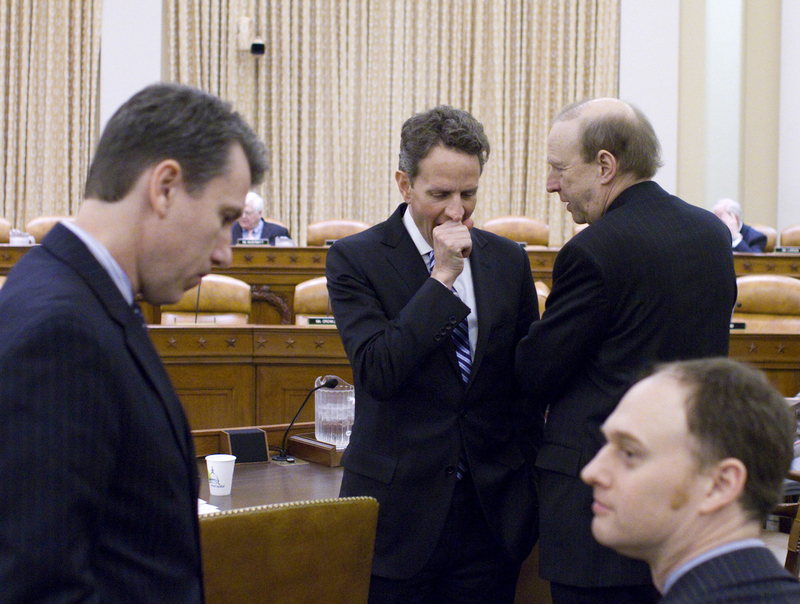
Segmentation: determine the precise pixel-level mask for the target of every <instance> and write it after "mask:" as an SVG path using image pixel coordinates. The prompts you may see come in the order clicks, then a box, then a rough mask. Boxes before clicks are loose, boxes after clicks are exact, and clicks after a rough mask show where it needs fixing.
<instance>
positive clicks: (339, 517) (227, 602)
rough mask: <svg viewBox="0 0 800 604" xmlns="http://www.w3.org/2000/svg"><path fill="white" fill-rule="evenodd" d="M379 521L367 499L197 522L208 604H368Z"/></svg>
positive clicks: (277, 507)
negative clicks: (259, 603)
mask: <svg viewBox="0 0 800 604" xmlns="http://www.w3.org/2000/svg"><path fill="white" fill-rule="evenodd" d="M377 521H378V502H377V501H376V500H375V499H373V498H371V497H344V498H339V499H322V500H318V501H298V502H295V503H280V504H274V505H263V506H259V507H253V508H244V509H238V510H233V511H229V512H218V513H215V514H210V515H207V516H201V517H200V541H201V546H202V554H203V576H204V585H205V595H206V602H207V603H208V604H252V603H254V602H276V603H277V602H279V603H281V604H294V603H297V604H308V603H309V602H325V603H326V604H359V603H366V602H367V597H368V595H369V581H370V574H371V567H372V551H373V547H374V545H375V527H376V525H377Z"/></svg>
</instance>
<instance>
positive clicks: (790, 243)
mask: <svg viewBox="0 0 800 604" xmlns="http://www.w3.org/2000/svg"><path fill="white" fill-rule="evenodd" d="M781 245H783V246H786V247H798V246H800V224H793V225H792V226H788V227H786V228H785V229H783V230H782V231H781Z"/></svg>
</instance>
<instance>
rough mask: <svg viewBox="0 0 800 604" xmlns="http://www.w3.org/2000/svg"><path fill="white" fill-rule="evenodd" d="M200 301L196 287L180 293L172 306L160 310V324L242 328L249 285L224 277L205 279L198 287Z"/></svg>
mask: <svg viewBox="0 0 800 604" xmlns="http://www.w3.org/2000/svg"><path fill="white" fill-rule="evenodd" d="M199 287H200V300H199V302H198V299H197V287H193V288H192V289H190V290H188V291H186V292H184V294H183V297H181V299H180V300H179V301H178V302H177V303H175V304H165V305H163V306H162V307H161V324H162V325H173V324H176V323H194V322H195V311H197V323H217V324H221V325H243V324H247V323H248V322H249V320H250V313H251V309H252V296H251V293H250V285H248V284H247V283H245V282H244V281H240V280H239V279H234V278H233V277H227V276H225V275H206V276H205V277H203V281H202V283H201V284H200V286H199Z"/></svg>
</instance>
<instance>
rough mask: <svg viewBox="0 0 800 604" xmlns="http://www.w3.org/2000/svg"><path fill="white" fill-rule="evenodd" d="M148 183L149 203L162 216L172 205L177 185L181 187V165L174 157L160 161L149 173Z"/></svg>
mask: <svg viewBox="0 0 800 604" xmlns="http://www.w3.org/2000/svg"><path fill="white" fill-rule="evenodd" d="M149 185H150V186H149V187H148V193H149V194H150V205H151V206H152V207H153V211H155V213H156V214H158V216H159V217H162V218H163V217H164V216H166V214H167V212H169V209H170V208H171V207H172V202H173V200H174V198H175V193H176V192H177V189H178V187H183V172H182V171H181V165H180V164H179V163H178V162H177V161H175V160H174V159H165V160H162V161H160V162H159V163H158V164H156V166H155V167H154V168H153V171H152V172H151V173H150V183H149Z"/></svg>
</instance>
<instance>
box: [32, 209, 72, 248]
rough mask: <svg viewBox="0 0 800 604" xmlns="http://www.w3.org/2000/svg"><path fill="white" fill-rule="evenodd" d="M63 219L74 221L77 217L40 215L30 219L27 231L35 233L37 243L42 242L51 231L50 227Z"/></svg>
mask: <svg viewBox="0 0 800 604" xmlns="http://www.w3.org/2000/svg"><path fill="white" fill-rule="evenodd" d="M62 220H70V221H74V220H75V219H74V218H73V217H72V216H39V217H38V218H34V219H33V220H29V221H28V223H27V224H26V225H25V232H26V233H28V234H29V235H33V238H34V239H35V240H36V243H41V242H42V239H44V236H45V235H47V233H49V232H50V229H52V228H53V227H54V226H56V224H58V223H59V222H61V221H62Z"/></svg>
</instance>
